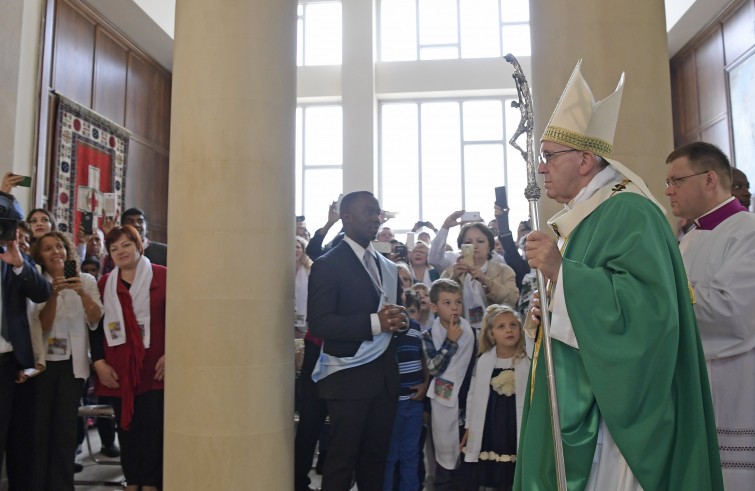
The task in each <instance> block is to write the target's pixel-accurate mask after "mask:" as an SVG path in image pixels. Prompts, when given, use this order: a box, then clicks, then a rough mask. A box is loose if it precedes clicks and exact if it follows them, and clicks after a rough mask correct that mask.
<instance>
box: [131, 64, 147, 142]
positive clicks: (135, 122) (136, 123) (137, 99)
mask: <svg viewBox="0 0 755 491" xmlns="http://www.w3.org/2000/svg"><path fill="white" fill-rule="evenodd" d="M152 89H153V87H152V71H151V70H150V66H149V65H148V64H147V63H146V62H144V61H143V60H142V59H141V58H140V57H138V56H135V55H133V54H129V57H128V75H127V82H126V127H127V128H128V129H130V130H131V131H133V132H134V133H136V134H138V135H141V136H143V137H145V138H147V139H148V140H152V138H151V137H152V135H151V134H150V133H151V131H150V119H151V115H150V112H151V111H152V109H151V104H150V102H151V101H150V99H151V98H152Z"/></svg>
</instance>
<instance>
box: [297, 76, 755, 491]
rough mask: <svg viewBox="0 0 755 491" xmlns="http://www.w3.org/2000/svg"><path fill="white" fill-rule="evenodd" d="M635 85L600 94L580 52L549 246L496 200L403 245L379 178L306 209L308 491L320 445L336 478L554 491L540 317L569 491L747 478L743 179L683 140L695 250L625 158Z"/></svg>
mask: <svg viewBox="0 0 755 491" xmlns="http://www.w3.org/2000/svg"><path fill="white" fill-rule="evenodd" d="M622 90H623V85H622V84H620V85H619V87H618V88H617V91H616V92H615V93H614V94H612V95H611V96H609V97H608V98H606V99H605V100H604V101H602V102H601V103H597V104H596V103H595V101H594V99H593V98H592V93H591V92H590V89H589V86H588V85H587V82H586V81H585V80H584V79H583V78H582V75H581V72H580V67H579V65H578V66H577V67H576V68H575V71H574V73H573V75H572V77H571V79H570V80H569V83H568V84H567V87H566V89H565V90H564V93H563V95H562V98H561V101H560V102H559V105H558V106H557V108H556V110H555V111H554V114H553V116H552V118H551V121H550V123H549V124H548V126H547V128H546V131H545V133H544V135H543V137H542V139H541V142H540V143H541V146H540V155H539V166H538V167H537V172H538V173H539V174H541V175H542V177H543V181H544V186H545V191H546V194H547V196H548V198H550V199H552V200H554V201H556V202H558V203H560V204H562V205H564V208H563V210H562V211H560V212H559V213H558V214H557V215H556V216H554V217H553V218H552V219H551V220H549V222H548V225H549V226H550V228H551V229H552V231H553V232H554V233H555V238H554V236H553V235H551V234H547V233H545V232H540V231H534V232H533V231H532V230H531V227H530V223H529V221H527V220H525V221H522V222H520V223H519V225H518V227H517V230H516V232H515V233H516V235H517V236H516V239H515V238H514V232H512V230H511V229H510V225H509V219H508V211H509V210H508V209H505V208H501V207H500V206H498V205H495V207H494V209H493V211H494V214H495V217H496V219H495V220H493V221H491V222H489V223H488V224H487V225H485V223H484V222H482V221H475V222H469V223H461V222H460V218H461V217H462V216H463V214H464V212H463V210H460V211H455V212H453V213H451V214H450V215H449V216H448V217H447V218H446V219H445V220H444V222H443V224H442V226H441V228H440V229H438V228H436V227H434V226H433V225H432V223H430V222H427V221H419V222H417V223H416V225H415V227H414V229H413V230H412V231H411V232H410V234H411V235H408V236H407V243H406V244H403V243H401V242H399V241H397V240H396V237H395V234H394V233H393V231H392V230H391V229H390V228H389V227H388V226H387V225H386V222H387V220H386V217H385V215H384V214H383V213H382V211H381V208H380V204H379V203H378V201H377V199H376V198H375V197H374V196H373V195H372V194H371V193H369V192H366V191H358V192H354V193H350V194H348V195H346V196H345V197H343V199H342V201H341V203H340V208H339V209H336V204H335V203H333V204H331V206H330V209H329V216H328V221H327V223H326V224H325V225H324V226H323V227H322V228H320V229H318V230H317V231H316V232H315V233H314V234H313V235H312V236H311V240H309V241H308V242H307V239H308V238H309V233H308V232H306V226H305V222H304V217H297V235H298V237H297V247H296V251H297V252H296V265H297V270H296V271H297V272H296V278H297V290H296V291H297V299H296V308H297V324H296V326H295V327H296V328H295V332H296V333H297V335H298V334H299V333H301V332H303V337H304V340H305V341H304V346H305V347H304V361H303V363H302V365H301V372H300V376H299V377H300V379H299V380H300V389H299V391H298V393H297V398H298V402H297V407H298V409H299V415H300V419H299V425H298V428H297V433H296V440H295V476H294V480H295V489H296V491H306V490H310V489H312V487H311V481H310V478H309V472H310V469H311V466H312V462H313V457H314V453H315V447H316V445H317V442H318V440H319V441H320V445H321V451H320V454H319V456H318V469H321V473H322V489H323V490H325V491H347V490H349V489H352V486H353V485H354V484H356V486H357V488H358V489H359V490H385V491H393V490H399V491H416V490H421V489H433V490H463V491H466V490H470V491H471V490H482V489H485V490H489V489H495V490H510V489H516V490H522V489H557V488H558V484H557V483H558V481H559V479H560V478H561V477H560V476H559V471H558V465H557V464H556V461H555V459H556V455H555V450H554V434H553V432H552V429H551V411H552V410H553V407H552V405H551V402H550V401H549V396H548V387H547V386H548V383H549V382H551V380H549V378H550V377H549V375H548V374H547V373H546V368H545V366H546V361H545V359H544V357H545V356H547V355H546V354H545V353H544V346H543V345H544V344H545V343H544V340H543V335H544V334H543V329H542V328H541V319H542V317H543V316H548V318H549V320H550V323H549V324H550V332H549V334H550V344H551V345H552V348H551V354H550V356H551V357H552V360H553V366H554V377H555V382H554V383H555V384H556V393H557V394H558V398H557V402H556V404H557V407H558V408H559V410H560V437H561V441H562V446H563V449H564V451H563V457H562V458H563V464H564V465H563V466H562V467H561V468H562V469H565V471H564V473H563V476H562V477H563V479H564V480H565V482H566V483H567V484H568V488H569V489H578V490H587V491H597V490H606V489H611V490H622V491H624V490H626V491H634V490H642V489H646V490H649V489H694V490H701V491H702V490H722V489H724V488H725V489H727V490H735V491H738V490H746V489H752V486H753V484H754V483H755V452H753V451H752V449H753V448H755V387H753V384H752V383H751V382H748V380H750V375H751V374H752V373H753V370H755V364H754V363H755V325H754V324H753V319H755V311H753V308H755V307H753V306H754V305H755V293H753V292H755V289H754V288H753V285H752V281H753V278H755V250H753V249H752V247H751V244H752V241H753V239H755V215H753V214H751V213H747V212H748V211H749V209H748V208H749V205H750V202H749V201H750V193H749V190H748V188H749V183H748V182H747V179H746V177H745V176H744V175H743V174H742V173H741V172H738V171H736V169H734V173H733V172H732V171H733V168H732V166H731V164H730V162H729V160H728V158H727V157H726V156H725V155H724V154H723V152H721V151H720V150H719V149H718V148H716V147H715V146H714V145H711V144H708V143H699V142H698V143H692V144H689V145H685V146H683V147H681V148H679V149H677V150H675V151H674V152H672V153H671V154H670V155H669V157H668V159H667V179H666V193H665V194H666V195H667V197H668V198H669V203H670V205H671V211H672V212H673V214H674V215H675V216H676V217H678V218H680V219H683V220H685V221H688V222H690V224H691V226H690V227H688V228H687V229H686V230H685V231H684V232H685V233H684V235H683V237H682V238H681V243H679V241H678V240H677V237H675V236H674V232H673V230H672V228H671V227H670V226H669V222H668V220H667V218H666V217H665V216H664V210H663V207H662V206H661V204H660V203H659V202H658V201H657V200H656V198H655V197H653V195H652V194H651V193H650V191H649V190H648V188H647V186H646V184H645V183H644V182H643V180H642V179H641V178H639V177H638V176H637V175H636V174H635V173H634V172H633V171H631V169H629V168H628V167H627V166H625V165H624V164H622V163H621V162H618V161H616V160H613V159H611V158H610V155H611V150H612V145H613V143H612V142H613V137H614V131H615V128H616V121H617V119H618V110H619V107H620V100H621V93H622ZM591 121H593V123H591ZM594 121H600V122H601V124H600V125H598V124H594ZM732 174H733V175H732ZM339 219H340V220H341V222H342V230H341V231H340V232H339V233H338V234H336V235H335V238H334V239H333V240H332V241H331V242H330V243H329V244H327V245H324V239H325V236H326V235H327V234H328V233H329V231H330V230H331V229H332V227H333V226H334V225H335V224H336V223H337V222H338V221H339ZM457 226H460V227H461V229H460V232H459V235H458V240H457V242H456V247H452V246H449V244H448V243H447V241H448V235H449V230H450V229H452V228H453V227H457ZM305 232H306V233H305ZM681 235H682V234H680V236H681ZM415 236H416V238H417V239H416V240H415ZM381 243H383V244H385V243H388V244H390V246H389V247H387V248H386V247H385V246H384V245H383V246H381V245H380V244H381ZM305 244H306V245H305ZM301 249H303V250H304V254H305V255H307V256H308V257H309V259H310V260H311V261H313V262H310V261H306V262H303V261H302V257H303V256H302V254H301ZM378 251H384V252H383V253H380V252H378ZM305 264H306V266H305ZM536 270H539V271H540V272H541V273H542V274H543V276H544V278H545V279H546V281H547V289H546V291H543V292H539V293H538V292H537V285H536V279H535V278H536V275H535V271H536ZM300 276H301V277H305V276H306V280H300ZM300 281H301V282H303V281H306V284H307V288H306V293H304V290H305V289H304V288H303V287H300V286H299V285H303V284H304V283H300ZM300 294H302V295H303V294H306V295H307V300H306V302H302V301H301V298H300V297H299V295H300ZM541 297H544V298H547V299H548V304H549V309H548V311H544V310H541V303H542V302H541ZM304 309H306V316H305V317H303V311H304ZM670 394H671V395H672V397H669V395H670ZM328 416H329V420H330V424H329V425H325V422H326V417H328ZM325 430H327V431H325ZM648 442H653V445H648ZM323 460H324V463H323Z"/></svg>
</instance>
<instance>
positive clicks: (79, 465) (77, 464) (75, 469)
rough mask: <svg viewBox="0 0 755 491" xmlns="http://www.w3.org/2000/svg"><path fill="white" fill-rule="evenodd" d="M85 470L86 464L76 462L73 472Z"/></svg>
mask: <svg viewBox="0 0 755 491" xmlns="http://www.w3.org/2000/svg"><path fill="white" fill-rule="evenodd" d="M83 470H84V466H83V465H81V464H79V463H78V462H76V463H75V464H73V473H74V474H78V473H79V472H81V471H83Z"/></svg>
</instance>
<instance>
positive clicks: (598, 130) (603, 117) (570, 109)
mask: <svg viewBox="0 0 755 491" xmlns="http://www.w3.org/2000/svg"><path fill="white" fill-rule="evenodd" d="M581 66H582V60H579V61H578V62H577V66H575V67H574V71H573V72H572V74H571V77H570V78H569V82H567V84H566V88H564V92H563V94H561V99H560V100H559V101H558V104H557V105H556V109H555V110H554V111H553V115H552V116H551V119H550V121H549V122H548V126H546V127H545V132H544V133H543V136H542V138H540V141H550V142H554V143H559V144H561V145H565V146H567V147H569V148H574V149H576V150H583V151H588V152H592V153H594V154H595V155H598V156H600V157H603V158H604V159H605V160H606V161H607V162H608V163H609V164H610V165H611V166H612V167H613V168H615V169H616V170H617V171H619V172H620V173H622V174H623V175H624V176H625V177H626V178H627V179H629V180H630V181H632V182H633V183H634V184H635V185H636V186H637V187H638V188H639V189H640V191H641V192H642V194H644V195H645V196H646V197H647V198H649V199H650V200H651V201H653V202H654V203H655V204H656V205H658V207H659V208H661V209H662V210H663V207H662V206H661V205H660V203H658V201H657V200H656V199H655V197H654V196H653V194H652V193H651V192H650V190H649V189H648V187H647V185H646V184H645V181H643V180H642V179H641V178H640V177H639V176H638V175H637V174H635V173H634V172H632V171H631V170H630V169H629V168H628V167H627V166H625V165H624V164H622V163H621V162H619V161H617V160H612V159H610V158H609V157H610V156H611V152H612V151H613V137H614V134H615V133H616V122H617V121H618V119H619V108H620V107H621V96H622V93H623V91H624V73H622V74H621V78H620V79H619V84H618V85H617V86H616V90H615V91H614V92H613V94H611V95H609V96H608V97H606V98H605V99H603V100H602V101H598V102H595V97H593V95H592V91H591V90H590V86H589V85H587V81H585V79H584V77H583V76H582V72H581V71H580V68H581Z"/></svg>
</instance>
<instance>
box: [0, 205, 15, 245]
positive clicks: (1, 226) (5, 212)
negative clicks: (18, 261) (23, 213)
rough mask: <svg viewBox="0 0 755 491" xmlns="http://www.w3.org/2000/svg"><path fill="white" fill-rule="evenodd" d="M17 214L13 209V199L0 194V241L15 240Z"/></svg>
mask: <svg viewBox="0 0 755 491" xmlns="http://www.w3.org/2000/svg"><path fill="white" fill-rule="evenodd" d="M17 214H18V212H17V211H16V210H15V208H13V197H12V196H9V195H7V194H5V193H0V241H6V242H7V241H10V240H16V225H18V219H17Z"/></svg>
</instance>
